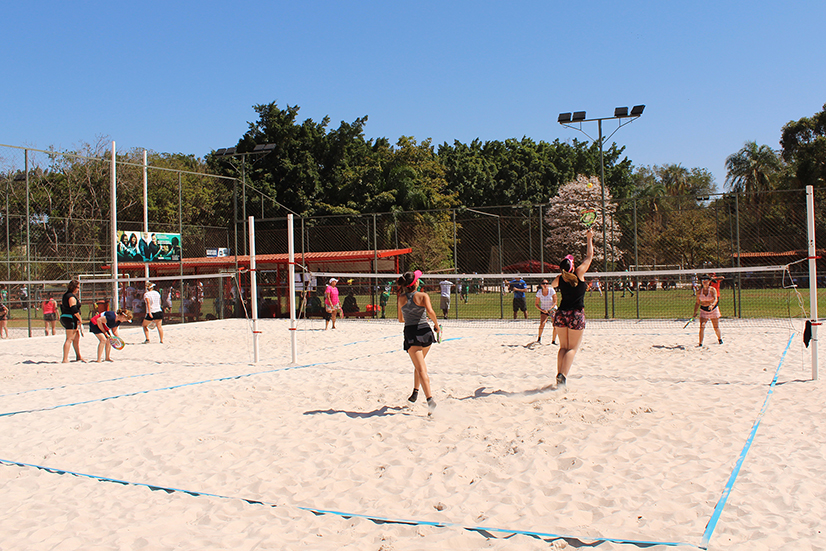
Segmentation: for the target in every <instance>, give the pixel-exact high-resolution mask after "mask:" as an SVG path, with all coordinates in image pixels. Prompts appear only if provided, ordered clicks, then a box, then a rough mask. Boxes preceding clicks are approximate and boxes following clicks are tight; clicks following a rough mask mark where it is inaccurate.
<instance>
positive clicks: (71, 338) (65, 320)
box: [60, 279, 83, 363]
mask: <svg viewBox="0 0 826 551" xmlns="http://www.w3.org/2000/svg"><path fill="white" fill-rule="evenodd" d="M79 288H80V282H79V281H77V280H74V279H73V280H72V281H70V282H69V285H68V287H67V288H66V292H65V293H63V299H62V300H61V301H60V325H62V326H63V328H64V329H65V330H66V341H65V342H64V343H63V363H68V362H69V350H70V349H71V348H72V347H74V349H75V356H76V357H77V361H79V362H82V361H83V357H82V356H81V355H80V335H81V334H82V333H83V329H82V327H83V318H82V317H81V315H80V301H79V300H78V299H77V297H76V296H75V291H77V290H78V289H79Z"/></svg>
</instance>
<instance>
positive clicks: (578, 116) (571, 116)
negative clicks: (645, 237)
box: [557, 105, 645, 319]
mask: <svg viewBox="0 0 826 551" xmlns="http://www.w3.org/2000/svg"><path fill="white" fill-rule="evenodd" d="M644 109H645V105H635V106H634V107H633V108H631V112H630V113H629V112H628V108H627V107H617V108H616V109H614V116H613V117H598V118H594V119H586V118H585V111H575V112H573V113H560V114H559V117H558V118H557V122H558V123H559V124H561V125H562V126H566V127H568V128H573V129H574V130H579V131H580V132H582V133H583V134H585V135H586V136H588V133H587V132H585V131H584V130H583V129H582V123H583V122H593V121H597V128H598V131H599V137H598V141H599V187H600V188H601V189H602V260H603V271H605V272H607V271H608V233H607V228H606V225H605V160H604V158H603V143H604V141H605V138H603V136H602V121H608V120H615V119H616V120H619V126H617V128H616V130H614V131H613V132H611V134H610V135H609V136H608V138H610V137H611V136H613V135H614V134H615V133H616V132H617V130H619V129H620V128H622V127H623V126H625V125H626V124H630V123H632V122H634V121H635V120H637V119H638V118H640V116H642V112H643V110H644ZM574 123H578V124H579V126H572V125H573V124H574ZM588 137H589V138H591V136H588ZM593 139H594V138H591V140H593ZM606 283H607V279H606ZM604 296H605V318H606V319H607V318H608V293H605V295H604Z"/></svg>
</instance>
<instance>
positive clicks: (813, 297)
mask: <svg viewBox="0 0 826 551" xmlns="http://www.w3.org/2000/svg"><path fill="white" fill-rule="evenodd" d="M806 219H807V222H808V234H809V308H810V310H811V312H810V316H811V322H812V343H811V344H812V380H813V381H816V380H817V330H818V328H819V327H820V322H819V321H818V317H817V258H815V257H816V256H817V248H816V247H815V195H814V188H813V187H812V186H806Z"/></svg>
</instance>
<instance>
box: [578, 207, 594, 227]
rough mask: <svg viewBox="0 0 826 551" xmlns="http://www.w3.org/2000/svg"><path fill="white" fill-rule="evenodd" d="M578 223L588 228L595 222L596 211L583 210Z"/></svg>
mask: <svg viewBox="0 0 826 551" xmlns="http://www.w3.org/2000/svg"><path fill="white" fill-rule="evenodd" d="M579 221H580V222H582V224H583V225H584V226H585V227H586V228H590V227H591V226H592V225H593V224H594V222H596V221H597V211H596V210H594V209H585V210H584V211H582V212H581V213H580V215H579Z"/></svg>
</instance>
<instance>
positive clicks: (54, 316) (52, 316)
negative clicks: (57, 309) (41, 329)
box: [43, 314, 57, 321]
mask: <svg viewBox="0 0 826 551" xmlns="http://www.w3.org/2000/svg"><path fill="white" fill-rule="evenodd" d="M55 319H57V314H43V320H44V321H54V320H55Z"/></svg>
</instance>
